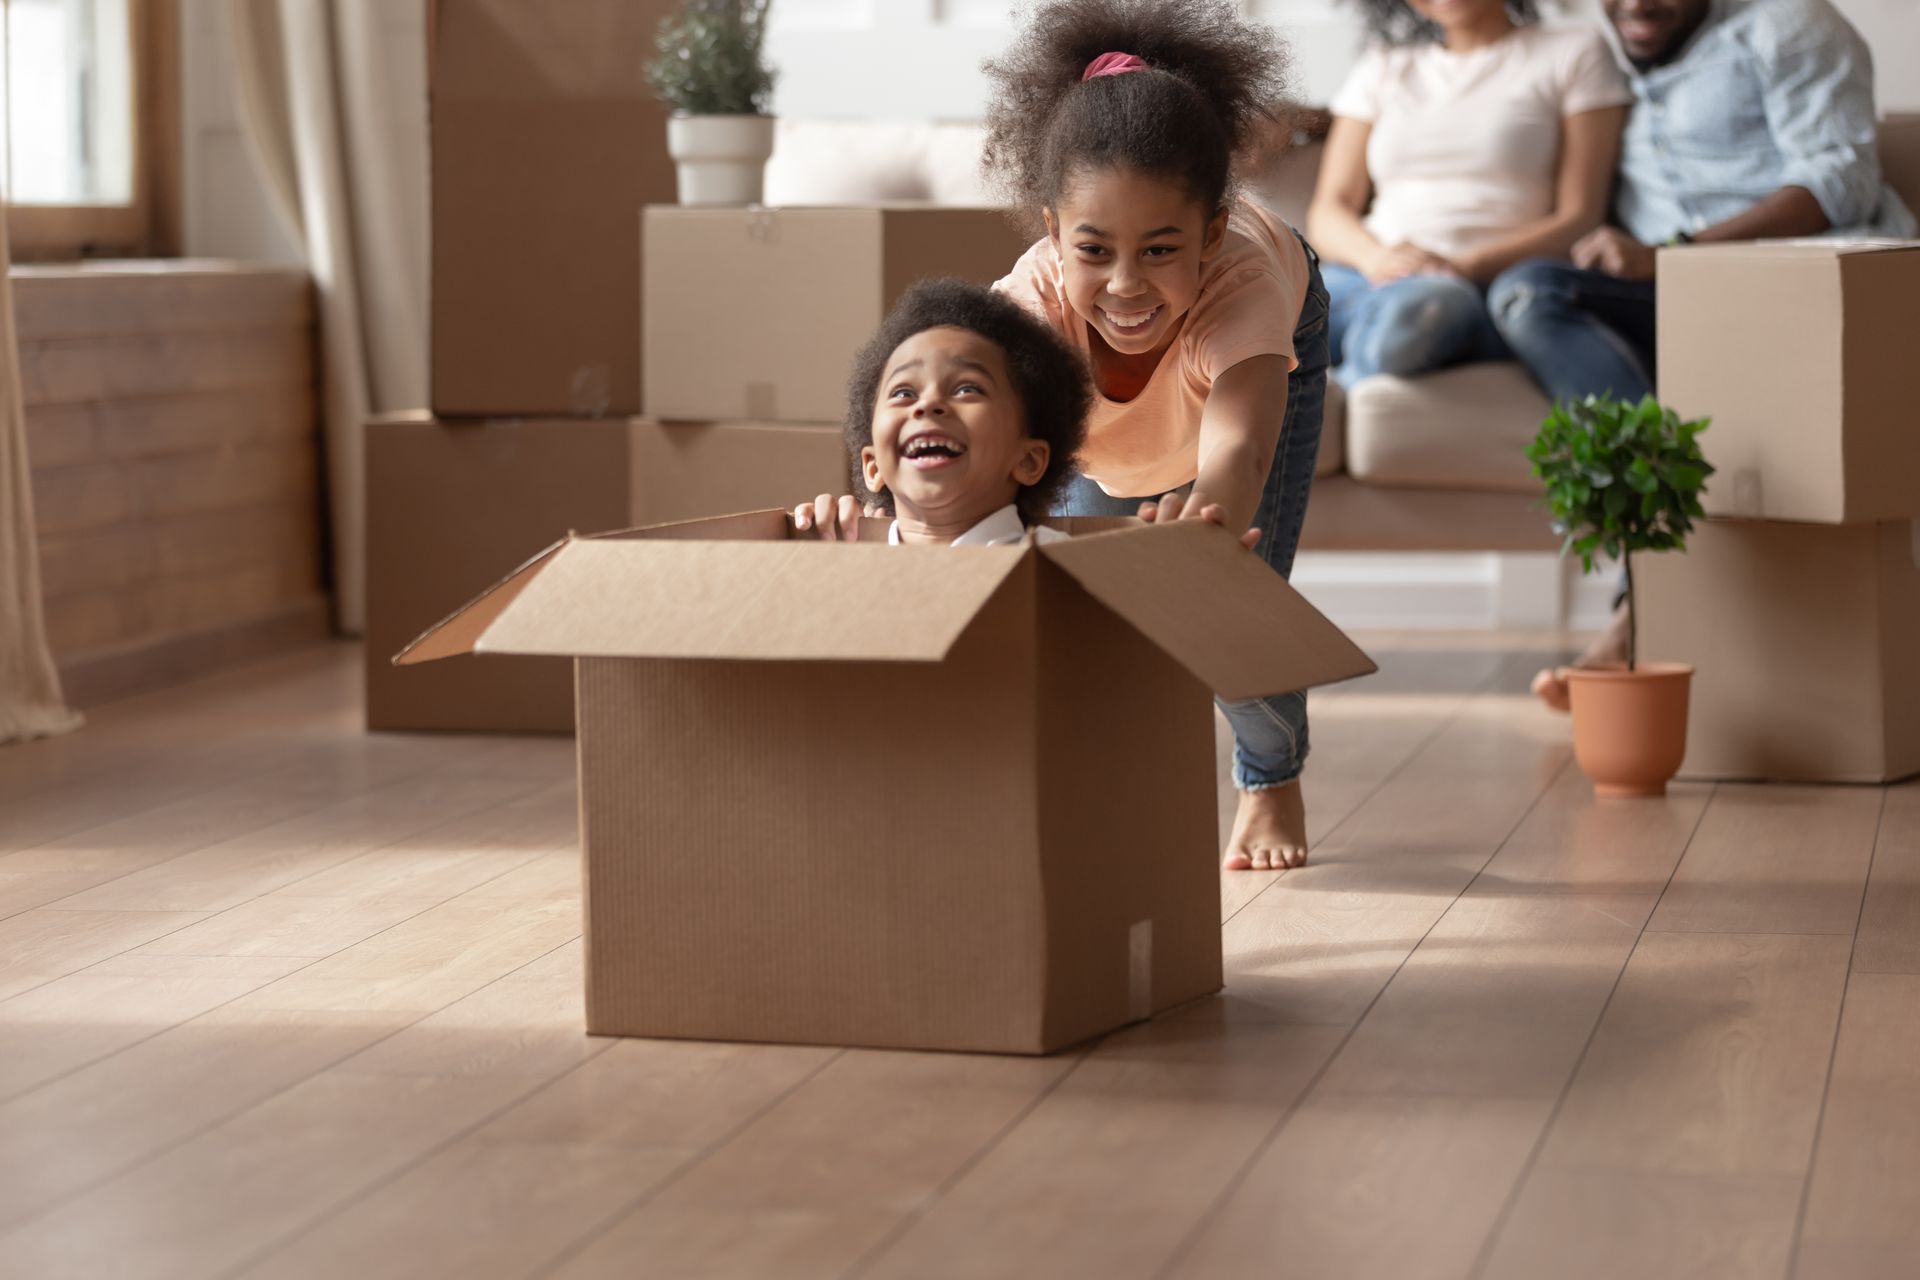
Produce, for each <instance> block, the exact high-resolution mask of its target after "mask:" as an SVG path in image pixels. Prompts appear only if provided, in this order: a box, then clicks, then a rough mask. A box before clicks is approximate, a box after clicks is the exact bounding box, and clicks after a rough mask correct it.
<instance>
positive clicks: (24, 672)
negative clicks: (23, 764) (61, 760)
mask: <svg viewBox="0 0 1920 1280" xmlns="http://www.w3.org/2000/svg"><path fill="white" fill-rule="evenodd" d="M6 215H7V207H6V202H5V201H4V200H0V743H8V742H19V741H22V740H24V739H27V738H44V737H47V736H49V735H51V734H56V733H65V732H67V731H68V730H70V729H75V728H78V727H79V725H80V717H79V716H77V715H75V714H74V713H73V712H72V711H71V710H69V709H68V707H67V705H66V703H65V701H64V700H62V698H61V696H60V675H59V672H58V671H56V670H55V669H54V665H53V655H52V654H51V653H49V652H48V650H47V634H46V623H45V620H44V615H43V614H42V612H41V605H40V548H39V541H38V539H37V538H36V537H35V536H34V528H33V477H32V474H31V473H30V472H29V471H28V470H27V415H26V409H25V407H24V404H23V398H22V394H21V388H20V343H19V339H18V338H17V337H16V335H15V333H14V325H13V282H12V281H11V280H10V279H9V278H8V274H7V267H8V265H9V262H10V258H9V254H8V250H7V216H6Z"/></svg>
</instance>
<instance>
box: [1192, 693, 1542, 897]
mask: <svg viewBox="0 0 1920 1280" xmlns="http://www.w3.org/2000/svg"><path fill="white" fill-rule="evenodd" d="M1499 678H1500V676H1499V673H1498V672H1496V673H1495V674H1493V675H1490V676H1488V677H1487V678H1486V679H1485V680H1483V681H1481V682H1480V684H1479V685H1478V686H1477V687H1476V688H1474V689H1472V690H1471V691H1469V692H1467V693H1465V694H1462V695H1461V697H1460V700H1459V702H1458V703H1457V704H1456V705H1455V706H1454V709H1453V712H1452V714H1450V715H1449V716H1447V718H1446V719H1444V720H1442V721H1440V723H1438V724H1437V725H1435V726H1434V727H1433V730H1432V732H1430V733H1428V734H1427V735H1426V736H1425V737H1423V738H1421V739H1420V741H1419V742H1417V743H1415V744H1414V745H1413V746H1412V747H1411V748H1410V749H1409V750H1408V751H1407V754H1406V755H1404V756H1402V757H1401V759H1400V763H1399V764H1397V765H1395V766H1394V767H1393V768H1392V769H1391V770H1390V771H1388V773H1387V775H1386V776H1385V777H1383V778H1381V779H1380V781H1379V783H1378V784H1377V785H1375V786H1374V787H1373V788H1372V789H1370V790H1369V791H1368V792H1367V793H1366V795H1364V796H1362V797H1361V798H1360V799H1359V800H1357V801H1355V802H1354V803H1353V805H1352V806H1351V807H1349V808H1348V809H1347V811H1346V813H1344V814H1342V815H1341V817H1340V821H1338V822H1336V823H1334V824H1333V825H1332V826H1331V827H1328V828H1327V832H1326V834H1325V835H1323V836H1321V837H1320V843H1322V844H1325V843H1326V842H1327V841H1328V840H1331V839H1332V838H1333V837H1334V835H1335V834H1336V833H1337V832H1338V831H1339V830H1340V828H1341V827H1343V826H1345V825H1346V824H1347V823H1348V822H1349V821H1351V820H1352V818H1353V816H1354V815H1355V814H1357V813H1359V812H1360V811H1361V810H1362V809H1364V808H1366V807H1367V805H1368V803H1369V802H1371V801H1372V800H1373V798H1374V797H1375V796H1377V795H1379V794H1380V793H1381V792H1382V791H1383V790H1385V789H1386V787H1387V785H1388V784H1389V783H1391V782H1392V781H1393V780H1394V779H1395V778H1398V777H1399V776H1400V775H1401V773H1403V772H1404V771H1405V770H1406V769H1407V767H1408V766H1409V765H1411V764H1412V763H1413V762H1414V761H1415V760H1417V759H1419V758H1420V756H1421V755H1422V754H1423V753H1424V752H1425V751H1426V750H1427V748H1428V747H1430V746H1432V745H1433V743H1434V740H1435V739H1437V738H1438V737H1439V736H1440V735H1441V734H1443V733H1445V732H1446V731H1447V730H1448V729H1451V728H1452V727H1453V726H1454V725H1455V724H1456V723H1458V722H1459V719H1460V717H1461V716H1463V715H1465V714H1466V711H1467V708H1468V707H1469V706H1471V705H1472V703H1473V700H1474V699H1475V698H1477V697H1479V696H1480V695H1481V694H1483V693H1485V692H1487V690H1488V686H1490V685H1492V684H1493V683H1494V682H1495V681H1497V680H1498V679H1499ZM1542 794H1544V793H1542ZM1536 802H1537V801H1536ZM1529 812H1531V811H1529ZM1308 853H1309V856H1311V853H1312V851H1311V850H1309V851H1308ZM1286 878H1287V873H1286V872H1285V871H1282V872H1281V873H1280V874H1279V875H1277V876H1275V877H1273V879H1272V880H1271V881H1269V882H1268V883H1267V885H1266V886H1265V887H1264V888H1262V889H1261V890H1260V892H1259V893H1256V894H1254V895H1253V896H1252V897H1251V898H1248V899H1247V900H1246V901H1245V902H1243V903H1241V904H1240V905H1239V906H1238V907H1236V908H1234V910H1233V911H1232V913H1231V914H1229V915H1228V916H1227V917H1226V919H1224V920H1222V921H1221V922H1220V927H1221V928H1222V929H1225V928H1226V926H1227V922H1228V921H1230V920H1232V919H1233V917H1234V916H1237V915H1239V914H1240V913H1241V912H1242V911H1245V910H1246V909H1247V908H1248V907H1250V906H1252V905H1253V904H1254V903H1256V902H1258V901H1259V900H1260V899H1261V898H1263V897H1265V896H1266V894H1267V892H1268V890H1270V889H1272V888H1273V886H1274V885H1276V884H1279V883H1280V882H1281V881H1282V880H1284V879H1286Z"/></svg>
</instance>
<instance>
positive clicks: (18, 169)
mask: <svg viewBox="0 0 1920 1280" xmlns="http://www.w3.org/2000/svg"><path fill="white" fill-rule="evenodd" d="M177 21H178V14H177V11H176V9H175V4H174V0H0V123H4V128H0V191H3V192H4V193H5V194H6V197H7V200H8V211H7V220H8V230H9V232H10V233H11V238H12V240H13V250H14V256H15V257H16V258H20V259H27V258H49V257H51V258H60V257H76V256H81V255H99V254H143V253H161V252H167V251H170V250H171V249H173V248H174V244H173V239H174V235H173V232H174V228H175V226H177V217H175V216H174V215H173V213H172V209H173V208H174V207H175V203H176V202H175V201H174V199H173V189H174V186H175V184H176V182H177V174H176V172H175V170H176V168H177V165H176V163H175V161H174V157H175V156H176V155H177V153H178V147H177V134H178V118H179V109H178V70H177V61H178V48H179V45H178V38H177V29H176V28H177Z"/></svg>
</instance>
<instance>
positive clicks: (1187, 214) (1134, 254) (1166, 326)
mask: <svg viewBox="0 0 1920 1280" xmlns="http://www.w3.org/2000/svg"><path fill="white" fill-rule="evenodd" d="M1046 219H1047V234H1048V235H1049V236H1051V237H1052V238H1053V243H1054V245H1055V247H1056V248H1058V249H1059V250H1060V260H1061V262H1062V263H1064V264H1065V274H1066V288H1067V301H1068V303H1069V304H1071V305H1072V307H1073V309H1074V311H1075V312H1077V313H1078V314H1079V316H1080V318H1081V319H1082V320H1085V321H1086V322H1087V325H1088V327H1089V328H1090V329H1092V331H1093V332H1094V333H1095V334H1096V335H1098V336H1099V338H1100V339H1101V341H1103V342H1105V343H1106V344H1107V345H1108V346H1109V347H1111V348H1112V349H1113V350H1114V351H1116V352H1118V353H1119V354H1121V355H1127V356H1146V355H1157V354H1159V353H1160V352H1163V351H1165V350H1166V349H1167V347H1169V346H1170V345H1172V342H1173V335H1174V333H1175V332H1176V330H1177V328H1178V326H1179V324H1180V319H1181V317H1183V316H1185V315H1186V314H1187V312H1189V311H1191V310H1193V304H1194V303H1195V302H1197V301H1199V299H1200V269H1201V267H1202V266H1203V265H1205V264H1206V263H1207V262H1208V261H1209V260H1210V259H1211V258H1213V256H1214V255H1215V254H1217V253H1219V252H1220V245H1221V242H1222V241H1223V240H1224V238H1225V236H1226V231H1227V215H1226V211H1225V210H1221V211H1220V212H1219V213H1217V214H1214V215H1213V216H1211V217H1209V216H1208V213H1207V211H1206V210H1205V209H1204V208H1202V207H1201V206H1200V205H1199V204H1197V203H1195V202H1194V200H1193V197H1192V196H1190V195H1189V194H1188V193H1187V191H1186V189H1185V188H1184V187H1183V186H1181V185H1180V184H1179V183H1177V182H1173V181H1170V180H1168V179H1166V178H1160V177H1155V176H1153V175H1151V174H1145V173H1141V172H1139V171H1138V170H1135V169H1086V170H1082V171H1080V172H1078V173H1075V174H1073V175H1072V176H1071V178H1070V180H1069V181H1068V182H1067V184H1066V189H1065V190H1064V191H1063V192H1061V195H1060V202H1059V205H1058V207H1057V208H1053V209H1048V210H1047V211H1046Z"/></svg>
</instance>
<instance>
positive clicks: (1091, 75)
mask: <svg viewBox="0 0 1920 1280" xmlns="http://www.w3.org/2000/svg"><path fill="white" fill-rule="evenodd" d="M1146 69H1147V64H1146V61H1145V60H1144V59H1141V58H1136V57H1134V56H1133V55H1132V54H1130V53H1103V54H1101V55H1100V56H1099V57H1097V58H1095V59H1094V60H1093V61H1092V62H1089V63H1088V64H1087V69H1086V71H1084V72H1083V73H1081V76H1080V80H1081V83H1083V84H1084V83H1085V82H1087V81H1088V80H1095V79H1098V78H1099V77H1101V76H1123V75H1125V74H1127V72H1129V71H1145V70H1146Z"/></svg>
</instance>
